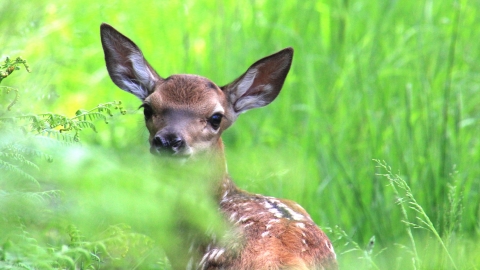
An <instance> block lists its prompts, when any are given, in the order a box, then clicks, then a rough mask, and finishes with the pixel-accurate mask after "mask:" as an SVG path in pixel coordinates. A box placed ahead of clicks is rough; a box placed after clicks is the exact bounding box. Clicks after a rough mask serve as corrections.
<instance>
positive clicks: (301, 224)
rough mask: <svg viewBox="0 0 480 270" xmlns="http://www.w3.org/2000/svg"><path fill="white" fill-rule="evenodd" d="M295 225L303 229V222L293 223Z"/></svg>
mask: <svg viewBox="0 0 480 270" xmlns="http://www.w3.org/2000/svg"><path fill="white" fill-rule="evenodd" d="M295 226H297V227H298V228H300V229H305V224H303V223H301V222H297V223H295Z"/></svg>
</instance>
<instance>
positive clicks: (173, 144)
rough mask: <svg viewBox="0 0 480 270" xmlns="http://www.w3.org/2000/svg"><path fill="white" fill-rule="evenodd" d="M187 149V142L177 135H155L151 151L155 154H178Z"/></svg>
mask: <svg viewBox="0 0 480 270" xmlns="http://www.w3.org/2000/svg"><path fill="white" fill-rule="evenodd" d="M183 148H185V140H184V139H183V138H182V137H181V136H178V135H177V134H173V133H169V134H164V135H155V137H154V138H153V141H152V149H151V151H152V152H154V153H162V152H165V153H169V154H176V153H179V152H181V151H182V150H183Z"/></svg>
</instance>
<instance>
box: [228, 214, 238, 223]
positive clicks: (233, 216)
mask: <svg viewBox="0 0 480 270" xmlns="http://www.w3.org/2000/svg"><path fill="white" fill-rule="evenodd" d="M237 214H238V213H237V212H234V213H233V214H231V215H230V218H229V220H230V222H234V221H235V218H236V217H237Z"/></svg>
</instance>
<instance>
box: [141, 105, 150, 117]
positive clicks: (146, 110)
mask: <svg viewBox="0 0 480 270" xmlns="http://www.w3.org/2000/svg"><path fill="white" fill-rule="evenodd" d="M140 107H143V115H145V120H149V119H150V118H152V115H153V109H152V107H150V105H148V104H143V105H142V106H140Z"/></svg>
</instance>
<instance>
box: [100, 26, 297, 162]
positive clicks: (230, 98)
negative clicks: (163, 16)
mask: <svg viewBox="0 0 480 270" xmlns="http://www.w3.org/2000/svg"><path fill="white" fill-rule="evenodd" d="M101 39H102V45H103V50H104V52H105V61H106V65H107V69H108V73H109V74H110V77H111V78H112V80H113V82H114V83H115V84H116V85H117V86H118V87H120V88H121V89H123V90H125V91H127V92H129V93H132V94H134V95H135V96H137V97H138V98H139V99H140V100H141V101H142V102H143V104H142V105H141V107H143V111H144V114H145V122H146V126H147V128H148V130H149V132H150V137H149V142H150V152H151V153H153V154H162V155H169V156H172V157H179V158H189V157H192V156H196V155H197V154H199V153H214V154H215V153H221V155H222V156H223V144H222V141H221V138H220V135H221V134H222V132H223V131H224V130H225V129H227V128H228V127H229V126H231V125H232V123H233V122H234V121H235V120H236V119H237V117H238V115H239V114H240V113H242V112H245V111H247V110H249V109H253V108H257V107H262V106H265V105H267V104H269V103H270V102H272V101H273V100H274V99H275V98H276V97H277V95H278V93H279V92H280V89H281V88H282V85H283V82H284V81H285V77H286V76H287V73H288V71H289V69H290V65H291V62H292V57H293V49H292V48H286V49H283V50H281V51H279V52H277V53H275V54H273V55H270V56H267V57H265V58H262V59H260V60H258V61H257V62H255V63H254V64H253V65H252V66H250V68H248V69H247V71H246V72H245V73H244V74H243V75H241V76H240V77H239V78H237V79H236V80H234V81H233V82H232V83H230V84H227V85H225V86H222V87H219V86H217V85H216V84H215V83H213V82H212V81H210V80H209V79H207V78H204V77H201V76H197V75H185V74H180V75H172V76H170V77H167V78H162V77H161V76H159V75H158V74H157V72H155V70H154V69H153V68H152V66H150V64H149V63H148V62H147V60H145V58H144V56H143V54H142V52H141V51H140V49H139V48H138V46H137V45H135V43H133V42H132V41H131V40H130V39H129V38H127V37H125V36H124V35H122V34H121V33H120V32H118V31H117V30H115V29H114V28H113V27H112V26H110V25H108V24H102V25H101Z"/></svg>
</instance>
